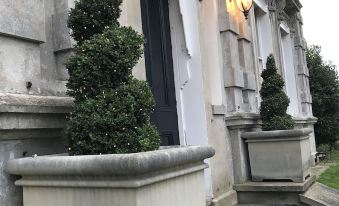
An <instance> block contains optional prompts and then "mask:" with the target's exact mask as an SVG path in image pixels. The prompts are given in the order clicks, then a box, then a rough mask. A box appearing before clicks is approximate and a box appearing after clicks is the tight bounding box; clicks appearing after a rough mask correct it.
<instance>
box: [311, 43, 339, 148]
mask: <svg viewBox="0 0 339 206" xmlns="http://www.w3.org/2000/svg"><path fill="white" fill-rule="evenodd" d="M320 53H321V48H320V47H318V46H311V47H308V49H307V52H306V57H307V58H306V59H307V66H308V68H309V72H310V90H311V94H312V98H313V103H312V109H313V115H314V116H315V117H317V118H318V122H317V123H316V124H315V125H314V132H315V138H316V142H317V144H330V146H331V147H333V146H334V145H335V143H336V141H337V140H338V134H339V78H338V73H337V71H336V67H335V66H334V65H333V64H331V63H327V62H325V61H324V60H323V59H322V56H321V54H320Z"/></svg>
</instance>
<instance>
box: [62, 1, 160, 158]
mask: <svg viewBox="0 0 339 206" xmlns="http://www.w3.org/2000/svg"><path fill="white" fill-rule="evenodd" d="M120 4H121V0H119V1H114V0H100V1H98V0H95V1H94V0H80V1H79V2H78V3H76V5H75V8H74V9H73V10H72V11H71V13H70V20H69V25H70V27H71V28H72V29H73V36H74V37H75V39H76V40H78V44H77V46H76V47H75V52H74V55H73V56H71V57H70V58H69V59H68V61H67V62H66V67H67V69H68V72H69V75H70V78H69V82H68V83H67V88H68V94H69V95H70V96H72V97H74V98H75V108H74V111H73V112H72V114H71V115H70V117H69V121H68V123H67V126H66V135H67V137H68V138H69V146H70V151H69V152H70V154H71V155H89V154H108V153H135V152H143V151H149V150H155V149H158V148H159V145H160V137H159V134H158V132H157V130H156V128H155V126H154V125H152V124H151V121H150V113H151V112H152V111H153V108H154V106H155V102H154V98H153V95H152V92H151V90H150V87H149V85H148V83H147V82H145V81H140V80H136V79H134V78H133V77H132V68H133V67H134V66H135V64H136V63H137V61H138V59H139V58H140V56H141V54H142V52H143V49H142V45H143V43H144V41H143V37H142V36H141V35H139V34H138V33H137V32H135V31H134V30H133V29H132V28H130V27H120V26H118V24H117V18H118V17H119V15H120V9H119V5H120ZM90 17H92V18H90ZM77 23H79V25H78V24H77ZM89 25H93V27H89ZM91 28H92V29H91Z"/></svg>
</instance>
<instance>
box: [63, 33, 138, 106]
mask: <svg viewBox="0 0 339 206" xmlns="http://www.w3.org/2000/svg"><path fill="white" fill-rule="evenodd" d="M143 43H144V39H143V37H142V36H141V35H139V34H138V33H137V32H136V31H134V30H133V29H132V28H131V27H109V28H107V29H106V30H105V31H104V33H103V34H99V35H94V36H93V38H92V39H90V40H88V41H85V42H84V43H83V44H82V45H80V46H78V47H77V48H76V50H75V54H74V55H73V56H71V57H70V58H69V59H68V60H67V61H66V68H67V69H68V73H69V76H70V77H69V80H68V83H67V88H68V91H67V93H68V94H69V95H70V96H72V97H74V98H75V100H76V101H81V100H83V99H85V98H87V97H88V98H95V97H96V96H97V95H99V94H100V93H101V92H102V90H104V89H107V88H111V89H114V88H116V87H118V86H119V85H122V84H125V83H126V82H127V81H128V80H129V79H131V77H132V69H133V67H134V66H135V65H136V64H137V62H138V60H139V58H140V56H141V55H142V54H143V48H142V46H141V45H142V44H143Z"/></svg>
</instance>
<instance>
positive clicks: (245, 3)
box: [236, 0, 253, 19]
mask: <svg viewBox="0 0 339 206" xmlns="http://www.w3.org/2000/svg"><path fill="white" fill-rule="evenodd" d="M236 2H237V6H238V8H239V10H240V11H241V12H242V13H244V16H245V19H248V14H249V13H250V10H251V8H252V6H253V0H236Z"/></svg>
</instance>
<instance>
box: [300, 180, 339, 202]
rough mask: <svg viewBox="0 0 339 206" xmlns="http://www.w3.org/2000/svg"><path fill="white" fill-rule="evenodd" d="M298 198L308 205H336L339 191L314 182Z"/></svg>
mask: <svg viewBox="0 0 339 206" xmlns="http://www.w3.org/2000/svg"><path fill="white" fill-rule="evenodd" d="M300 200H301V202H303V203H305V204H307V205H310V206H338V205H339V191H338V190H335V189H332V188H329V187H327V186H325V185H323V184H320V183H315V184H314V185H312V187H311V188H310V189H309V190H308V191H307V192H306V193H305V194H302V195H300Z"/></svg>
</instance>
